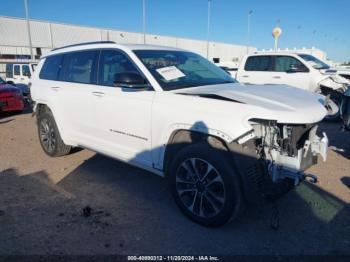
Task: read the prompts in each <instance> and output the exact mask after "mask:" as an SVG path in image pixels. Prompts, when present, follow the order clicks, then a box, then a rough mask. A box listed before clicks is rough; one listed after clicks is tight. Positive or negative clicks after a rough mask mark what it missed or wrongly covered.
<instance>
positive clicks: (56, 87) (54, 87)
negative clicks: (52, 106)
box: [51, 86, 60, 92]
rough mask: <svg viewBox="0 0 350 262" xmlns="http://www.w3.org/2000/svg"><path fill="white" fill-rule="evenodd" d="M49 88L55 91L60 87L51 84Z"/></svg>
mask: <svg viewBox="0 0 350 262" xmlns="http://www.w3.org/2000/svg"><path fill="white" fill-rule="evenodd" d="M51 90H53V91H56V92H57V91H58V90H60V87H58V86H52V87H51Z"/></svg>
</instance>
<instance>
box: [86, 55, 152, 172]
mask: <svg viewBox="0 0 350 262" xmlns="http://www.w3.org/2000/svg"><path fill="white" fill-rule="evenodd" d="M98 68H99V72H98V86H95V88H94V90H93V92H92V93H91V95H92V97H93V102H92V104H93V105H94V112H93V114H92V119H93V121H96V122H95V123H96V124H95V126H94V133H95V136H96V137H98V139H99V143H98V144H99V147H100V148H99V151H102V152H106V153H108V154H112V155H114V156H116V157H118V158H122V159H123V160H126V161H130V162H134V163H138V164H142V165H146V166H149V167H151V166H152V158H151V156H152V152H150V149H151V113H152V102H153V98H154V91H152V90H142V91H140V90H136V89H128V88H122V87H119V86H115V84H114V78H115V75H116V74H122V73H138V74H141V73H140V71H139V70H138V68H137V66H136V65H135V64H134V63H133V62H132V61H131V59H130V58H129V57H128V56H127V55H126V54H125V53H123V52H122V51H119V50H116V49H113V50H102V51H101V53H100V60H99V65H98Z"/></svg>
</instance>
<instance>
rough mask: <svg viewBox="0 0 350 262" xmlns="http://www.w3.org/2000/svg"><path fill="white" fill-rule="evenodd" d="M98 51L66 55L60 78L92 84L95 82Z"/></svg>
mask: <svg viewBox="0 0 350 262" xmlns="http://www.w3.org/2000/svg"><path fill="white" fill-rule="evenodd" d="M96 54H97V51H82V52H73V53H69V54H66V55H65V56H64V62H63V68H64V70H62V73H60V80H63V81H68V82H75V83H83V84H90V83H94V64H95V58H96Z"/></svg>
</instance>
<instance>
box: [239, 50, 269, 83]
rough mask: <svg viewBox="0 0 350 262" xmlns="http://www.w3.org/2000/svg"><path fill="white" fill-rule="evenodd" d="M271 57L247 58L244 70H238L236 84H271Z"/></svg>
mask: <svg viewBox="0 0 350 262" xmlns="http://www.w3.org/2000/svg"><path fill="white" fill-rule="evenodd" d="M271 71H272V56H269V55H259V56H250V57H248V58H247V60H246V62H245V65H244V68H242V69H240V70H239V73H238V75H237V80H238V82H241V83H246V84H270V83H272V75H271Z"/></svg>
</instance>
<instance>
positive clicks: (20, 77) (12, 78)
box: [6, 63, 37, 85]
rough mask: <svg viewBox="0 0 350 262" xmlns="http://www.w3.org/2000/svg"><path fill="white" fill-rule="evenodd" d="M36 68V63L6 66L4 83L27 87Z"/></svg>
mask: <svg viewBox="0 0 350 262" xmlns="http://www.w3.org/2000/svg"><path fill="white" fill-rule="evenodd" d="M36 66H37V64H36V63H15V64H13V63H9V64H6V81H8V82H11V83H12V84H16V85H18V84H19V85H28V84H29V79H30V77H31V76H32V75H33V72H34V70H35V67H36Z"/></svg>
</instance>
